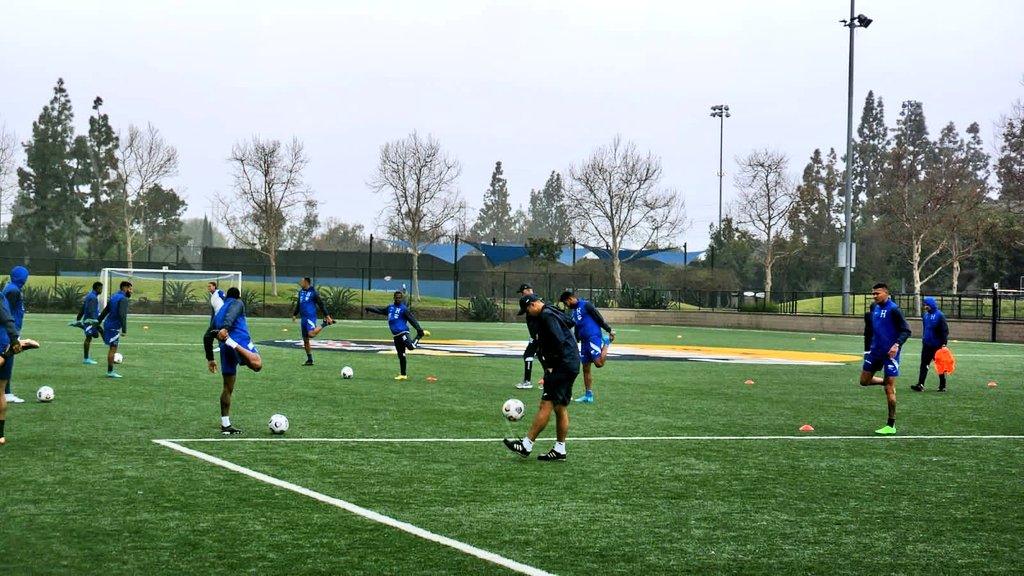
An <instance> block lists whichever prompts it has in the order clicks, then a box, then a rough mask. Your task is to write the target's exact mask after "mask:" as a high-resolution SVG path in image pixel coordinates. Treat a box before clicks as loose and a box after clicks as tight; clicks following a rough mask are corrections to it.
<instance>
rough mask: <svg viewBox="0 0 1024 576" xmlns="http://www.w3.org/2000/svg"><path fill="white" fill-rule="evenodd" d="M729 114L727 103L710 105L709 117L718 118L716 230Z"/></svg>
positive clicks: (720, 213) (720, 216)
mask: <svg viewBox="0 0 1024 576" xmlns="http://www.w3.org/2000/svg"><path fill="white" fill-rule="evenodd" d="M729 116H732V114H729V105H728V104H716V105H714V106H712V107H711V117H712V118H718V230H721V229H722V177H723V176H725V172H723V171H722V149H723V146H722V145H723V143H724V141H725V119H726V118H728V117H729Z"/></svg>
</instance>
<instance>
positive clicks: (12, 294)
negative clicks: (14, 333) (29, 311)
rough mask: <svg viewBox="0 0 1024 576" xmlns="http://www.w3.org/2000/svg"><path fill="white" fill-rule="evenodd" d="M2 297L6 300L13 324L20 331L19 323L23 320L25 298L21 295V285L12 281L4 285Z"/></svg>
mask: <svg viewBox="0 0 1024 576" xmlns="http://www.w3.org/2000/svg"><path fill="white" fill-rule="evenodd" d="M4 299H5V300H7V309H8V311H10V313H11V318H14V325H15V326H17V327H18V331H19V332H20V331H21V325H22V324H23V323H24V322H25V300H24V299H23V298H22V297H21V286H18V285H17V284H15V283H14V282H11V283H9V284H7V286H4Z"/></svg>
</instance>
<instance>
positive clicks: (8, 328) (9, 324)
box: [0, 298, 39, 446]
mask: <svg viewBox="0 0 1024 576" xmlns="http://www.w3.org/2000/svg"><path fill="white" fill-rule="evenodd" d="M0 300H2V302H0V372H3V373H5V374H7V376H8V377H9V376H10V372H9V371H8V370H7V367H8V366H9V365H10V364H11V362H12V361H13V360H14V355H15V354H18V353H20V352H21V351H22V350H29V349H31V348H38V347H39V344H38V343H37V342H36V341H35V340H20V339H19V338H18V334H19V332H18V327H17V324H16V323H15V321H14V316H13V315H12V314H11V312H10V309H9V308H8V307H7V306H8V304H7V299H6V298H0ZM6 422H7V395H6V394H0V446H3V445H4V444H6V443H7V438H6V437H5V436H4V425H5V424H6Z"/></svg>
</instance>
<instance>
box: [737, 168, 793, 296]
mask: <svg viewBox="0 0 1024 576" xmlns="http://www.w3.org/2000/svg"><path fill="white" fill-rule="evenodd" d="M735 181H736V187H737V188H739V191H740V192H739V199H738V200H737V202H736V207H735V209H736V222H737V223H739V224H743V225H746V226H747V227H749V229H750V231H751V232H752V233H753V236H754V237H755V238H757V239H758V240H760V241H761V244H762V246H763V248H762V249H763V254H762V263H763V264H764V295H765V299H766V300H768V301H770V299H771V294H772V268H773V267H774V266H775V263H776V262H777V261H778V260H779V259H780V258H784V257H786V256H789V254H790V253H789V252H783V251H781V250H780V249H779V243H780V241H781V240H782V239H784V238H785V235H786V233H787V232H788V231H789V222H790V218H789V217H790V212H791V211H792V210H793V206H795V205H796V203H797V200H798V199H799V198H798V196H797V194H796V186H795V185H794V183H793V179H792V178H791V177H790V175H789V158H787V157H786V155H785V154H783V153H781V152H775V151H772V150H767V149H765V150H757V151H754V152H751V153H750V155H748V156H747V157H746V158H744V159H743V160H741V161H740V163H739V172H738V173H737V174H736V176H735Z"/></svg>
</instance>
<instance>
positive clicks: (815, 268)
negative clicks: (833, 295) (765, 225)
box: [786, 149, 843, 291]
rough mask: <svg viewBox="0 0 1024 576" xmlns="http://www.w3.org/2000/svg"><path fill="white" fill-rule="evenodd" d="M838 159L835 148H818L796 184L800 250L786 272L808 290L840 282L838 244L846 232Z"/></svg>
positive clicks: (793, 224) (793, 221)
mask: <svg viewBox="0 0 1024 576" xmlns="http://www.w3.org/2000/svg"><path fill="white" fill-rule="evenodd" d="M837 161H838V158H837V157H836V151H835V149H830V150H829V153H828V155H827V157H826V156H823V155H822V153H821V150H820V149H816V150H815V151H814V153H813V154H812V155H811V159H810V161H809V162H808V163H807V166H805V167H804V172H803V178H802V181H801V183H800V184H799V185H798V186H797V187H796V195H797V203H796V205H795V206H794V208H793V211H792V212H791V213H790V228H791V229H792V231H793V238H794V241H796V242H798V243H799V244H800V246H799V248H800V249H799V251H798V252H797V253H796V254H795V255H794V256H793V257H792V258H791V260H790V261H789V262H787V263H786V272H787V274H786V275H787V277H788V278H789V280H790V281H791V282H793V283H795V284H796V285H799V286H802V287H803V288H804V289H806V290H812V291H817V290H822V289H825V288H826V287H827V286H830V285H831V286H835V285H836V284H837V282H836V280H837V276H838V270H839V269H838V268H836V266H835V260H836V247H837V246H838V244H839V242H840V239H841V237H842V231H843V229H842V226H843V222H842V215H843V204H842V173H840V172H839V170H838V169H837V167H836V163H837Z"/></svg>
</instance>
